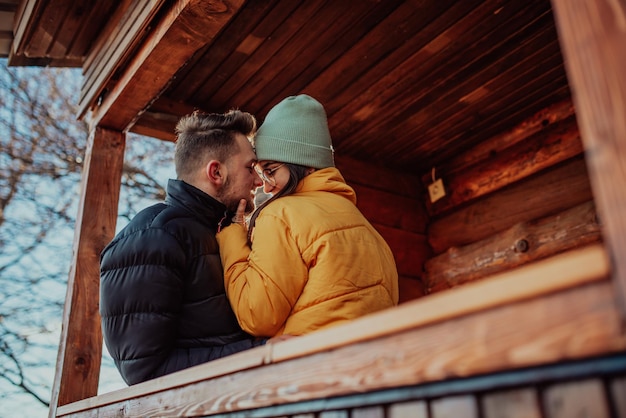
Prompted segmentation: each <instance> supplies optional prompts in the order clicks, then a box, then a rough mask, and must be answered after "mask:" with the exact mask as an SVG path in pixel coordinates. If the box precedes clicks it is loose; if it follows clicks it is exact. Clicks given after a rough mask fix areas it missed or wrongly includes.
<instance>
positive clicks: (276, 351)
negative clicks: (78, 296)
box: [59, 247, 626, 417]
mask: <svg viewBox="0 0 626 418" xmlns="http://www.w3.org/2000/svg"><path fill="white" fill-rule="evenodd" d="M553 259H554V260H546V261H543V262H539V263H535V264H536V266H534V267H532V266H528V267H524V268H521V269H519V270H517V271H513V272H509V275H513V276H514V277H511V278H507V277H498V278H495V279H494V280H493V281H489V280H484V281H482V282H479V283H476V284H469V285H466V286H464V287H461V288H459V289H458V290H457V289H453V290H450V291H448V292H443V293H441V294H436V295H432V296H429V297H427V298H423V299H421V300H417V301H414V302H409V303H406V304H404V305H402V306H400V307H397V308H393V309H389V310H386V311H382V312H380V313H377V314H373V315H370V316H368V317H364V318H361V319H359V320H355V321H353V322H352V323H351V324H347V325H345V326H338V327H335V328H334V329H333V328H331V329H328V330H325V331H320V332H318V333H315V334H311V335H306V336H302V337H298V338H294V339H290V340H287V341H282V342H278V343H270V344H268V345H266V346H263V347H259V348H257V349H253V350H249V351H248V352H244V353H239V354H235V355H234V356H232V357H230V358H228V357H227V358H224V359H220V360H217V361H216V362H210V363H207V364H205V365H200V366H196V367H195V368H192V369H189V370H183V371H181V372H178V373H175V374H174V375H170V376H164V377H162V378H159V379H157V380H155V381H150V382H145V383H142V384H139V385H135V386H133V387H131V388H129V389H127V390H121V391H118V392H117V393H112V394H108V395H103V396H102V397H96V398H92V399H87V400H85V401H81V402H76V403H74V404H71V405H68V406H67V407H63V409H61V410H59V415H60V416H81V415H80V411H87V410H90V411H91V413H93V414H99V415H98V416H99V417H108V416H116V414H118V413H119V412H120V411H124V412H125V413H126V414H127V415H126V416H147V415H151V414H154V413H156V412H157V411H159V413H160V414H162V413H164V411H168V412H167V413H168V414H171V416H174V415H176V414H185V413H186V414H198V415H202V414H207V415H208V414H214V413H219V412H227V411H233V410H240V409H249V408H257V407H261V406H269V405H275V404H281V403H286V402H297V401H301V400H307V399H309V400H310V399H321V398H326V397H330V396H339V395H342V394H349V393H361V392H363V391H373V390H377V389H383V388H390V387H397V386H403V385H408V384H418V383H420V382H427V381H437V380H443V379H446V378H450V377H454V376H471V375H475V374H479V373H488V372H490V371H496V370H503V369H511V368H516V367H524V366H530V365H537V364H544V363H548V362H554V361H557V360H559V359H569V358H579V357H584V356H588V355H592V354H594V353H608V352H611V351H614V350H620V349H624V348H626V341H625V340H624V335H623V333H622V330H621V329H620V324H619V319H618V315H617V311H616V308H615V303H614V302H615V301H614V298H613V295H612V293H611V286H610V283H608V282H607V281H606V280H604V281H599V282H598V281H597V280H598V277H600V278H602V277H606V275H607V274H608V271H607V270H606V269H607V268H608V263H607V260H605V259H604V255H603V250H602V249H601V248H600V247H593V249H591V248H589V249H587V250H586V251H582V250H579V251H572V252H570V254H567V255H563V256H560V257H559V256H557V257H553ZM603 260H604V261H603ZM520 275H521V276H520ZM584 283H588V284H587V285H583V284H584ZM573 286H578V287H575V288H572V287H573ZM564 289H570V290H564ZM512 323H515V324H516V326H514V327H511V326H510V324H512ZM242 356H245V358H249V359H250V360H254V359H256V360H255V361H260V360H262V361H263V362H264V364H265V365H264V366H263V367H254V366H253V365H254V362H248V363H247V365H246V366H245V367H242V368H240V369H238V368H237V365H238V363H239V362H240V360H239V359H240V358H243V357H242ZM217 366H220V367H218V368H217V369H215V368H216V367H217ZM186 382H189V383H186ZM241 382H245V385H243V386H242V384H241ZM86 416H89V415H86Z"/></svg>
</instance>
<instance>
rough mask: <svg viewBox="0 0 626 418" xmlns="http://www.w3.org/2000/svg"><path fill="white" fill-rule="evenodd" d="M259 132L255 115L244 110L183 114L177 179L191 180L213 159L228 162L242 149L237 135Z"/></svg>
mask: <svg viewBox="0 0 626 418" xmlns="http://www.w3.org/2000/svg"><path fill="white" fill-rule="evenodd" d="M255 132H256V119H255V118H254V116H253V115H251V114H250V113H247V112H242V111H240V110H231V111H229V112H227V113H224V114H222V113H202V112H199V111H195V112H193V113H191V114H189V115H186V116H183V117H182V118H181V119H180V120H179V121H178V124H177V125H176V137H177V139H176V151H175V153H174V165H175V167H176V176H177V178H178V179H181V180H185V179H188V178H189V177H190V176H192V175H193V173H195V172H196V171H197V170H198V169H199V168H200V167H202V166H203V165H205V164H206V163H208V161H210V160H218V161H221V162H224V161H226V160H227V159H228V158H230V157H231V156H232V155H234V154H235V153H237V152H238V151H239V148H238V145H237V142H236V141H235V134H236V133H241V134H243V135H244V136H246V137H247V138H249V139H251V138H252V136H253V135H254V134H255Z"/></svg>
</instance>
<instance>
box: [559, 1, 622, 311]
mask: <svg viewBox="0 0 626 418" xmlns="http://www.w3.org/2000/svg"><path fill="white" fill-rule="evenodd" d="M552 5H553V8H554V16H555V19H556V23H557V28H558V31H559V41H560V43H561V47H562V49H563V55H564V58H565V65H566V70H567V76H568V78H569V82H570V86H571V88H572V92H573V97H574V105H575V108H576V115H577V118H578V124H579V127H580V133H581V137H582V140H583V144H584V145H585V149H586V157H587V164H588V168H589V175H590V180H591V185H592V189H593V193H594V196H595V200H596V205H597V208H598V213H599V214H600V219H601V221H602V223H603V224H604V225H605V228H604V231H603V232H604V236H605V239H606V241H607V244H608V246H607V248H608V250H609V253H610V255H611V257H612V261H613V277H614V281H615V283H616V290H617V293H618V297H619V298H620V302H621V310H622V313H623V315H624V318H625V319H626V216H624V208H626V48H625V47H624V45H626V4H625V3H624V2H623V1H614V0H552Z"/></svg>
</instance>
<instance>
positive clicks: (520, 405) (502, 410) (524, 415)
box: [482, 389, 542, 418]
mask: <svg viewBox="0 0 626 418" xmlns="http://www.w3.org/2000/svg"><path fill="white" fill-rule="evenodd" d="M482 410H483V414H484V417H485V418H542V416H541V408H540V406H539V400H538V398H537V392H536V391H535V390H534V389H514V390H510V391H506V392H496V393H490V394H487V395H485V396H484V397H483V399H482Z"/></svg>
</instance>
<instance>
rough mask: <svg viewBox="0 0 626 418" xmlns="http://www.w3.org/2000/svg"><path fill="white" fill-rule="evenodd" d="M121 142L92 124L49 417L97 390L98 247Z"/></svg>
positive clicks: (111, 212)
mask: <svg viewBox="0 0 626 418" xmlns="http://www.w3.org/2000/svg"><path fill="white" fill-rule="evenodd" d="M124 146H125V135H124V134H123V133H121V132H116V131H111V130H107V129H103V128H96V129H95V130H94V131H93V132H92V134H91V135H90V137H89V142H88V147H87V152H86V156H85V166H84V167H83V178H82V181H81V186H82V189H81V200H80V204H79V208H78V215H77V217H76V225H78V227H77V229H76V234H75V237H74V258H73V260H72V267H71V270H70V274H69V278H68V286H67V294H66V299H65V308H64V312H63V324H64V326H63V330H62V332H61V343H60V346H59V354H58V358H57V365H56V372H55V378H54V383H53V388H52V399H51V407H50V416H51V417H53V416H54V410H55V408H56V407H57V405H65V404H68V403H70V402H74V401H77V400H80V399H85V398H87V397H90V396H94V395H96V394H97V390H98V377H99V375H100V362H101V360H102V331H101V327H100V314H99V312H98V299H99V291H100V271H99V265H100V264H99V259H100V252H101V251H102V249H103V248H104V247H105V245H106V244H108V243H109V241H110V240H111V239H113V235H114V234H115V224H116V220H117V206H118V200H119V193H120V183H121V178H122V167H123V162H124Z"/></svg>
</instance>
